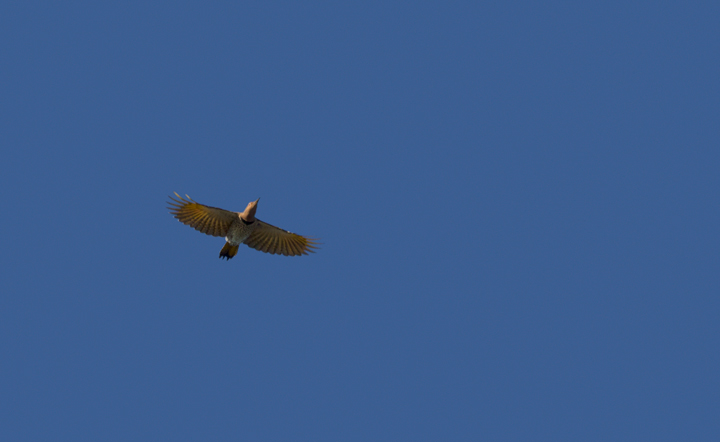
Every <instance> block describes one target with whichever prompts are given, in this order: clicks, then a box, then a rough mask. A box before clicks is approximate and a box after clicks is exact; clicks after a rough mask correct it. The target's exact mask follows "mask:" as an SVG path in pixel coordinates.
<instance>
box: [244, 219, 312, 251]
mask: <svg viewBox="0 0 720 442" xmlns="http://www.w3.org/2000/svg"><path fill="white" fill-rule="evenodd" d="M255 222H256V223H258V226H257V227H256V228H255V230H253V232H252V233H251V234H250V236H249V237H248V238H247V239H246V240H245V241H244V242H245V244H247V245H248V246H249V247H252V248H253V249H256V250H260V251H261V252H265V253H271V254H273V255H274V254H276V253H277V254H278V255H285V256H299V255H307V254H308V252H310V253H315V250H313V249H317V244H318V242H317V241H316V240H315V239H314V238H307V237H305V236H302V235H298V234H297V233H292V232H288V231H287V230H283V229H280V228H277V227H275V226H271V225H270V224H268V223H264V222H262V221H260V220H259V219H258V220H256V221H255Z"/></svg>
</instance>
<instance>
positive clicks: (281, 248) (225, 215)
mask: <svg viewBox="0 0 720 442" xmlns="http://www.w3.org/2000/svg"><path fill="white" fill-rule="evenodd" d="M175 196H176V197H177V198H175V197H172V196H170V197H169V198H170V201H168V204H169V207H168V209H170V213H171V214H172V215H174V216H175V218H177V219H178V221H180V222H181V223H183V224H187V225H188V226H190V227H192V228H194V229H195V230H198V231H200V232H202V233H205V234H207V235H211V236H224V237H225V240H226V241H227V242H226V243H225V246H224V247H223V248H222V250H221V251H220V258H225V259H231V258H232V257H233V256H235V255H236V254H237V252H238V248H239V246H240V244H247V245H248V247H252V248H253V249H256V250H260V251H261V252H265V253H270V254H278V255H285V256H300V255H307V254H308V253H314V252H315V249H317V245H318V242H317V240H315V239H314V238H308V237H305V236H302V235H298V234H297V233H292V232H288V231H287V230H283V229H280V228H278V227H275V226H272V225H270V224H268V223H265V222H263V221H260V220H259V219H257V218H255V211H256V210H257V203H258V201H253V202H251V203H249V204H248V205H247V208H246V209H245V210H244V211H243V212H231V211H229V210H224V209H219V208H217V207H210V206H206V205H204V204H200V203H197V202H195V201H193V200H192V199H191V198H190V197H189V196H187V195H185V196H186V198H183V197H181V196H180V195H178V194H177V193H175Z"/></svg>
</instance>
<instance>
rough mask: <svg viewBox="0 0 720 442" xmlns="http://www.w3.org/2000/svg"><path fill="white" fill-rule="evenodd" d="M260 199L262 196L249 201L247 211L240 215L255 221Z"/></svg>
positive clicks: (246, 219) (247, 219) (249, 220)
mask: <svg viewBox="0 0 720 442" xmlns="http://www.w3.org/2000/svg"><path fill="white" fill-rule="evenodd" d="M258 201H260V198H258V199H256V200H255V201H251V202H249V203H248V205H247V207H246V208H245V211H244V212H243V213H241V214H240V217H241V218H242V219H244V220H245V221H248V222H253V221H255V211H256V210H257V204H258Z"/></svg>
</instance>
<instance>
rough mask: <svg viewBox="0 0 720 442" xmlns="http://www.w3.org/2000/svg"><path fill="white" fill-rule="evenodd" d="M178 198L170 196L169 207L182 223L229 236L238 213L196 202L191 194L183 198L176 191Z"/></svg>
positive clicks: (218, 234) (212, 233)
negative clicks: (228, 233) (191, 197)
mask: <svg viewBox="0 0 720 442" xmlns="http://www.w3.org/2000/svg"><path fill="white" fill-rule="evenodd" d="M175 195H176V196H177V198H174V197H172V196H171V197H169V198H170V200H171V201H168V205H169V207H168V209H170V213H172V214H173V215H175V218H177V219H178V220H179V221H180V222H181V223H183V224H187V225H188V226H190V227H192V228H194V229H196V230H199V231H201V232H202V233H205V234H207V235H212V236H227V232H228V229H229V228H230V224H232V222H233V220H235V219H237V217H238V214H237V213H235V212H230V211H229V210H224V209H218V208H217V207H210V206H206V205H204V204H200V203H196V202H195V201H193V200H192V199H190V197H189V196H187V195H185V196H186V197H187V199H186V198H183V197H181V196H180V195H178V194H177V192H175Z"/></svg>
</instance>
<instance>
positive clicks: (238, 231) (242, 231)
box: [225, 219, 255, 245]
mask: <svg viewBox="0 0 720 442" xmlns="http://www.w3.org/2000/svg"><path fill="white" fill-rule="evenodd" d="M253 230H255V223H252V224H245V223H243V222H242V221H241V220H240V219H237V220H236V221H234V222H233V223H232V224H230V228H229V229H228V233H227V236H226V237H225V240H226V241H227V242H229V243H230V244H232V245H237V244H241V243H242V242H243V241H245V240H246V239H247V237H248V236H250V234H251V233H252V231H253Z"/></svg>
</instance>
